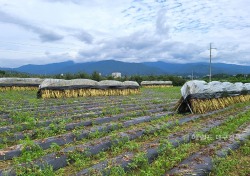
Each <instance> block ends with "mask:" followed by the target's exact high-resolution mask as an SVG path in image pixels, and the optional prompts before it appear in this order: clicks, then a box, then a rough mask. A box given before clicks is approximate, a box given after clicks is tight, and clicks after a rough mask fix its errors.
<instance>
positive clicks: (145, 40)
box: [0, 0, 250, 67]
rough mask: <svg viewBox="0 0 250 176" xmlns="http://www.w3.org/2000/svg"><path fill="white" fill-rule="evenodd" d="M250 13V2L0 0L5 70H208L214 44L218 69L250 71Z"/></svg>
mask: <svg viewBox="0 0 250 176" xmlns="http://www.w3.org/2000/svg"><path fill="white" fill-rule="evenodd" d="M249 9H250V4H249V2H248V0H238V1H237V2H236V1H228V0H221V1H217V0H210V1H191V0H168V1H165V0H117V1H113V0H105V1H100V0H93V1H85V0H32V1H26V0H11V1H9V0H0V28H1V33H0V38H1V40H0V47H1V48H0V55H1V58H0V67H3V66H6V67H14V66H18V65H23V64H27V63H33V64H34V63H37V64H40V63H51V62H60V61H64V60H75V61H77V62H86V61H96V60H103V59H116V60H122V61H131V62H143V61H157V60H162V61H168V62H178V63H186V62H201V61H202V62H204V61H208V57H209V55H208V47H209V43H210V42H213V45H214V46H215V47H216V48H217V51H213V54H214V56H215V58H214V61H216V62H225V63H238V64H248V65H250V59H249V57H250V53H249V50H250V42H249V40H248V38H249V35H250V21H249V18H250V11H249ZM60 56H61V57H60ZM4 58H5V59H4ZM36 58H37V59H36ZM52 58H53V59H52Z"/></svg>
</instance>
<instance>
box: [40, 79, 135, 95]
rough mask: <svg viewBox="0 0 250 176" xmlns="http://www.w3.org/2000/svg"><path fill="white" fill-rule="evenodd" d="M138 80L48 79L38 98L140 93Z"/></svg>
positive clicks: (42, 85) (41, 87)
mask: <svg viewBox="0 0 250 176" xmlns="http://www.w3.org/2000/svg"><path fill="white" fill-rule="evenodd" d="M139 92H140V91H139V85H138V83H137V82H131V81H125V82H119V81H111V80H105V81H100V82H97V81H93V80H90V79H74V80H61V79H46V80H44V82H43V83H42V84H41V85H40V89H39V91H38V93H37V97H38V98H63V97H85V96H111V95H130V94H137V93H139Z"/></svg>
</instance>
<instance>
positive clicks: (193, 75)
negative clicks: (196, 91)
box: [192, 70, 194, 80]
mask: <svg viewBox="0 0 250 176" xmlns="http://www.w3.org/2000/svg"><path fill="white" fill-rule="evenodd" d="M192 80H194V70H192Z"/></svg>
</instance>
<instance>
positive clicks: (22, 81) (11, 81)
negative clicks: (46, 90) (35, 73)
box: [0, 78, 43, 91]
mask: <svg viewBox="0 0 250 176" xmlns="http://www.w3.org/2000/svg"><path fill="white" fill-rule="evenodd" d="M42 82H43V79H40V78H0V91H7V90H37V89H38V87H39V85H40V84H41V83H42Z"/></svg>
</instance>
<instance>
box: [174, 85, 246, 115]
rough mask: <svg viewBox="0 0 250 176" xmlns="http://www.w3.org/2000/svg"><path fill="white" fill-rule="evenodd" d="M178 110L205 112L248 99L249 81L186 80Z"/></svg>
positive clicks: (177, 106)
mask: <svg viewBox="0 0 250 176" xmlns="http://www.w3.org/2000/svg"><path fill="white" fill-rule="evenodd" d="M181 94H182V98H181V99H180V100H179V102H178V103H177V105H176V107H175V109H176V110H177V111H178V112H181V113H183V112H192V113H206V112H209V111H213V110H218V109H223V108H225V107H227V106H229V105H232V104H235V103H241V102H246V101H250V83H246V84H243V83H234V84H233V83H229V82H218V81H213V82H210V83H207V82H205V81H197V80H194V81H188V82H186V83H185V84H184V86H183V87H182V88H181Z"/></svg>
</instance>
